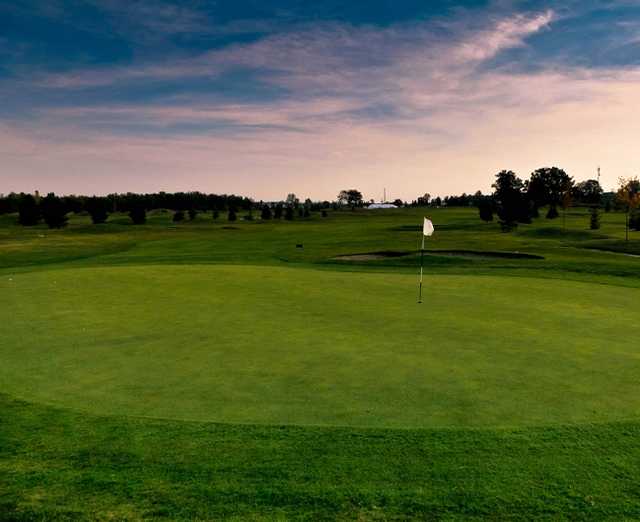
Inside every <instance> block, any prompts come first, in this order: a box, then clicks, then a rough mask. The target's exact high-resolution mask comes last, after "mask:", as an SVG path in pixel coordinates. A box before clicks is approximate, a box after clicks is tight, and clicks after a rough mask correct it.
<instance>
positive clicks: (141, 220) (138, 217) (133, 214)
mask: <svg viewBox="0 0 640 522" xmlns="http://www.w3.org/2000/svg"><path fill="white" fill-rule="evenodd" d="M129 217H130V218H131V221H132V222H133V224H134V225H144V224H145V223H146V222H147V211H146V209H145V208H144V207H142V206H135V207H133V208H132V209H131V210H130V211H129Z"/></svg>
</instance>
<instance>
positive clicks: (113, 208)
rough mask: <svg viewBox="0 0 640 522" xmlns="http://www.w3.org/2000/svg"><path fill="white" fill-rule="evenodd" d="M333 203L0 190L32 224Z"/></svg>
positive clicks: (298, 209)
mask: <svg viewBox="0 0 640 522" xmlns="http://www.w3.org/2000/svg"><path fill="white" fill-rule="evenodd" d="M329 208H334V209H337V208H338V207H337V204H336V203H330V202H328V201H320V202H312V201H311V200H310V199H307V200H305V201H303V202H301V201H300V200H299V199H298V198H297V197H296V195H295V194H289V195H288V196H287V198H286V199H285V200H283V201H280V202H270V203H265V202H263V201H260V202H255V201H253V200H252V199H250V198H247V197H244V196H236V195H233V194H231V195H227V194H222V195H220V194H205V193H202V192H175V193H169V192H158V193H150V194H136V193H132V192H128V193H124V194H109V195H108V196H76V195H69V196H56V194H54V193H53V192H51V193H49V194H47V195H46V196H44V197H41V196H40V195H39V194H38V193H37V192H36V193H35V194H27V193H10V194H8V195H5V196H3V195H0V214H13V213H17V214H18V223H20V224H21V225H24V226H34V225H37V224H39V223H40V222H42V221H44V222H45V223H46V224H47V225H48V226H49V227H50V228H63V227H65V226H66V225H67V222H68V214H70V213H76V214H78V213H86V214H88V215H89V216H90V217H91V221H92V222H93V223H94V224H102V223H105V222H106V221H107V220H108V218H109V215H110V214H114V213H126V214H128V216H129V218H130V219H131V222H132V223H133V224H143V223H145V222H146V219H147V212H149V211H151V210H158V209H169V210H172V211H173V221H174V222H180V221H183V220H185V219H189V220H194V219H195V218H196V216H197V215H198V214H200V213H210V214H211V216H212V218H213V219H214V220H217V219H218V218H219V217H220V216H221V215H222V213H226V217H227V219H228V220H229V221H236V220H237V219H238V218H239V214H240V213H241V212H244V215H243V216H242V219H245V220H249V221H250V220H253V219H254V216H255V213H259V215H260V218H261V219H263V220H269V219H285V220H288V221H291V220H293V219H295V218H308V217H310V216H311V212H312V211H321V212H322V215H323V217H326V216H327V209H329Z"/></svg>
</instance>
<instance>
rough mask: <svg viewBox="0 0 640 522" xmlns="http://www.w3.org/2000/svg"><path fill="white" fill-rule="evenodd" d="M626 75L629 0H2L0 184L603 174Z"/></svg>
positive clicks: (339, 184) (148, 185) (630, 85)
mask: <svg viewBox="0 0 640 522" xmlns="http://www.w3.org/2000/svg"><path fill="white" fill-rule="evenodd" d="M639 82H640V3H639V2H637V1H633V2H631V1H617V0H612V1H609V2H604V1H594V0H586V1H565V2H563V1H555V2H545V1H538V0H536V1H506V0H505V1H467V2H454V1H442V2H428V1H424V0H423V1H390V0H385V1H382V0H373V1H367V2H359V1H353V2H338V1H318V2H303V1H294V0H289V1H277V2H266V1H226V0H222V1H220V0H218V1H206V0H198V1H192V2H189V1H186V2H165V1H158V0H142V1H137V2H136V1H133V2H132V1H120V0H92V1H55V0H51V1H46V2H45V1H17V2H5V3H2V4H0V97H1V98H2V100H3V102H2V104H0V153H1V154H2V157H3V165H2V166H0V192H8V191H10V190H24V191H31V190H35V189H39V190H40V191H41V192H44V191H50V190H52V191H56V192H60V193H70V192H76V193H105V192H110V191H127V190H135V191H143V190H144V191H152V190H204V191H211V192H237V193H243V194H247V195H250V196H254V197H256V198H258V199H260V198H264V199H279V198H282V197H284V195H286V193H288V192H291V191H294V192H296V193H298V194H299V195H300V196H303V197H307V196H309V197H312V198H332V197H334V196H335V194H337V192H338V191H339V190H340V189H342V188H347V187H352V186H353V187H357V188H360V189H361V190H363V192H365V195H366V196H367V197H371V198H376V199H377V198H378V197H379V195H380V193H381V192H382V189H383V188H384V187H386V188H387V189H388V192H389V193H390V194H391V195H392V196H393V197H401V198H405V199H414V198H416V197H417V196H418V195H420V194H422V193H424V192H430V193H432V194H447V193H454V192H462V191H467V192H469V191H475V190H477V189H482V190H485V191H487V190H488V189H489V185H490V183H491V177H492V175H493V174H494V173H495V172H496V171H497V170H500V169H502V168H511V169H514V170H516V171H518V172H519V173H520V174H521V175H522V176H527V175H528V173H529V172H530V171H531V170H533V169H534V168H537V167H539V166H544V165H551V164H554V165H559V166H562V167H564V168H565V169H566V170H567V171H568V172H569V173H570V174H571V175H573V176H574V177H576V178H577V179H585V178H588V177H591V176H593V174H594V173H595V170H596V168H597V166H598V165H601V166H602V168H603V175H604V177H603V179H604V181H605V185H607V186H613V185H615V182H616V179H617V177H619V176H627V175H631V174H637V171H638V170H640V165H638V159H637V157H636V154H635V150H634V146H636V144H635V142H636V141H637V139H636V137H637V136H638V135H640V125H639V124H638V122H639V121H640V107H639V100H638V98H640V97H639V96H638V95H637V92H640V91H639V90H638V87H640V84H639ZM607 188H608V187H607Z"/></svg>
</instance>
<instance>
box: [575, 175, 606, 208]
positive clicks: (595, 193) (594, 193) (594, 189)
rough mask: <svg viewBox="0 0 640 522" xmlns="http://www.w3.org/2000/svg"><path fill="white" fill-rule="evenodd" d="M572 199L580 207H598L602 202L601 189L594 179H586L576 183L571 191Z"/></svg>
mask: <svg viewBox="0 0 640 522" xmlns="http://www.w3.org/2000/svg"><path fill="white" fill-rule="evenodd" d="M572 195H573V199H574V200H575V201H576V203H579V204H582V205H600V203H601V201H602V187H601V186H600V183H598V181H597V180H595V179H588V180H586V181H581V182H580V183H576V185H574V187H573V191H572Z"/></svg>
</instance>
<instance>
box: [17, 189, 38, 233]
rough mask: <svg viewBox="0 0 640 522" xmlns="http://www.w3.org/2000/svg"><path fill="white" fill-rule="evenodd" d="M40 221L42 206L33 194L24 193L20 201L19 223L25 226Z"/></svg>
mask: <svg viewBox="0 0 640 522" xmlns="http://www.w3.org/2000/svg"><path fill="white" fill-rule="evenodd" d="M39 221H40V207H38V204H37V203H36V198H34V197H33V196H32V195H31V194H22V196H21V197H20V201H19V202H18V223H20V224H21V225H24V226H25V227H31V226H33V225H37V224H38V222H39Z"/></svg>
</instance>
